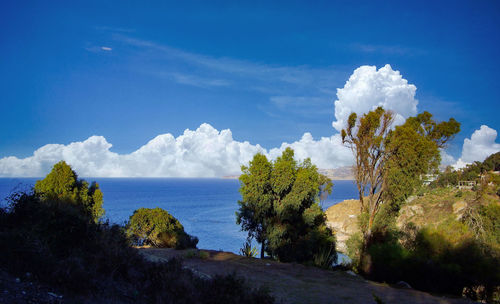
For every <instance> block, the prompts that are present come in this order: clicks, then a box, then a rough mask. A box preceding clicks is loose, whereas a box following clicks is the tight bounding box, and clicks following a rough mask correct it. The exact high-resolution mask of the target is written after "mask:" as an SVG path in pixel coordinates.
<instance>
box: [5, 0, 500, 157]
mask: <svg viewBox="0 0 500 304" xmlns="http://www.w3.org/2000/svg"><path fill="white" fill-rule="evenodd" d="M268 2H270V1H264V2H260V3H257V2H254V1H252V2H247V3H240V2H237V1H228V2H216V4H214V3H211V4H208V3H207V2H206V1H202V2H191V1H175V2H165V1H158V2H148V4H144V2H139V1H137V2H131V1H95V2H94V1H82V2H77V1H61V2H57V1H51V2H46V1H36V2H34V3H29V4H28V3H27V2H20V1H2V3H1V4H0V37H1V41H2V42H1V47H0V68H1V70H2V71H3V73H1V75H0V96H1V97H0V98H1V99H0V100H1V103H0V111H1V113H2V119H1V120H0V158H1V157H7V156H16V157H18V158H25V157H29V156H30V155H32V154H33V151H35V150H36V149H38V148H39V147H41V146H43V145H45V144H49V143H57V144H64V145H67V144H69V143H71V142H76V141H84V140H85V139H87V138H88V137H90V136H92V135H100V136H103V137H104V138H105V139H106V140H107V142H109V143H111V144H112V145H113V147H112V148H111V151H113V152H116V153H121V154H124V153H130V152H133V151H135V150H137V149H138V148H139V147H141V146H143V145H144V144H146V143H147V142H148V141H149V140H151V139H152V138H154V137H155V136H157V135H158V134H164V133H171V134H173V135H174V136H175V137H177V136H179V135H181V134H182V133H183V132H184V130H185V129H188V128H189V129H191V130H195V129H196V128H198V127H199V126H200V125H201V124H202V123H208V124H210V125H211V126H213V128H215V129H216V130H223V129H230V130H231V131H232V137H233V138H234V140H237V141H241V142H242V141H249V142H250V143H251V144H253V145H256V144H259V145H260V146H262V147H263V148H266V149H271V148H274V147H279V146H280V145H281V143H282V142H293V141H297V140H299V139H300V138H301V137H302V135H303V134H304V133H305V132H310V133H311V134H312V136H313V137H314V139H319V138H320V137H322V136H331V135H332V134H335V133H337V130H335V129H334V128H333V127H332V125H331V124H332V121H334V120H335V117H334V101H335V100H337V95H336V92H337V88H342V87H344V84H345V83H346V81H347V80H348V79H349V77H350V75H351V74H353V71H354V70H355V69H357V68H358V67H360V66H362V65H370V66H376V67H377V68H381V67H383V66H384V65H385V64H390V65H391V67H392V69H394V70H397V71H399V72H400V73H401V75H402V77H403V78H404V79H406V80H407V81H408V82H409V83H410V84H413V85H415V86H416V88H417V91H416V96H415V98H416V99H417V100H418V102H419V103H418V111H419V112H421V111H424V110H428V111H430V112H431V113H433V114H435V116H436V117H437V118H438V119H448V118H449V117H455V118H456V119H457V120H458V121H459V122H461V123H462V132H461V133H460V134H459V135H458V136H457V137H456V139H455V140H454V141H453V143H452V144H451V145H450V148H449V150H448V152H449V154H451V155H453V156H454V157H455V158H458V157H460V153H461V151H462V144H463V141H464V139H465V138H469V137H471V135H472V133H473V132H474V131H475V130H477V129H479V128H480V126H481V125H483V124H484V125H487V126H488V127H490V128H492V129H494V130H500V122H499V119H498V112H499V111H498V110H499V104H500V90H499V85H498V73H499V70H500V59H499V57H498V53H499V50H498V49H499V46H500V2H498V1H437V2H434V1H415V2H413V3H407V2H403V1H394V2H391V1H380V2H377V1H366V2H364V1H325V2H321V1H318V2H315V3H314V4H312V2H310V1H308V2H306V1H283V2H272V3H268Z"/></svg>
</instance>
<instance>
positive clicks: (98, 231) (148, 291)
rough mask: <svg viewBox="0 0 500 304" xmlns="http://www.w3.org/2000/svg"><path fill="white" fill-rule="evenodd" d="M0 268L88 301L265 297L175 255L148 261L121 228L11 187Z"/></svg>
mask: <svg viewBox="0 0 500 304" xmlns="http://www.w3.org/2000/svg"><path fill="white" fill-rule="evenodd" d="M0 248H2V254H0V268H1V269H3V270H6V271H8V272H9V273H11V274H13V275H15V276H17V277H21V278H22V277H23V276H24V275H25V274H26V273H27V272H29V273H31V274H32V275H33V279H35V280H36V281H38V282H42V283H44V284H47V285H49V286H50V287H51V290H53V291H55V292H57V293H59V294H64V298H65V301H67V302H71V303H72V302H76V303H79V302H89V303H273V302H274V299H273V298H272V297H271V296H269V293H268V292H267V291H266V290H264V289H253V288H250V287H249V286H248V285H247V284H246V283H245V282H244V281H243V280H242V279H241V278H238V277H236V276H234V275H231V276H216V277H215V278H213V279H209V280H207V279H201V278H198V277H196V276H195V275H194V274H193V273H192V272H191V271H190V270H187V269H184V268H183V267H182V264H181V263H180V261H179V260H175V259H172V260H170V261H169V262H166V263H151V262H148V261H147V260H146V259H144V258H143V257H142V255H140V254H139V253H138V251H137V250H136V249H134V248H131V247H129V245H128V240H127V237H126V236H125V233H124V230H123V228H122V227H120V226H117V225H109V224H108V223H94V222H93V221H89V220H88V217H87V216H86V215H84V214H82V212H81V208H79V206H77V205H74V204H67V203H66V202H62V201H60V200H47V199H45V200H44V201H43V202H42V201H41V198H40V197H38V196H37V195H33V194H29V193H28V194H26V193H19V194H16V195H14V196H13V197H12V199H11V204H10V206H9V208H7V209H0Z"/></svg>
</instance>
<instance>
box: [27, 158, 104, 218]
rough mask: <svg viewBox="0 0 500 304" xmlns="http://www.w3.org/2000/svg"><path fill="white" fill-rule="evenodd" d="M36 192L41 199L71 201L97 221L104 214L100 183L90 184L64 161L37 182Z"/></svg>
mask: <svg viewBox="0 0 500 304" xmlns="http://www.w3.org/2000/svg"><path fill="white" fill-rule="evenodd" d="M35 193H36V195H37V196H38V197H39V198H40V199H41V200H51V201H59V202H64V203H70V204H73V205H76V206H77V207H78V208H81V209H82V210H83V211H84V212H85V213H86V215H87V216H89V217H91V218H92V219H93V220H94V221H95V222H98V221H99V219H101V218H102V216H103V215H104V209H103V207H102V204H103V194H102V192H101V190H100V189H99V185H98V184H97V183H96V182H93V183H91V184H90V185H89V183H87V182H86V181H85V180H83V179H78V175H77V174H76V172H75V171H73V170H72V169H71V167H70V166H69V165H68V164H66V162H64V161H60V162H58V163H57V164H55V165H54V167H53V168H52V171H51V172H50V173H49V174H48V175H47V176H46V177H45V178H44V179H42V180H39V181H37V182H36V184H35Z"/></svg>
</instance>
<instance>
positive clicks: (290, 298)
mask: <svg viewBox="0 0 500 304" xmlns="http://www.w3.org/2000/svg"><path fill="white" fill-rule="evenodd" d="M139 250H140V252H141V253H142V254H143V255H144V256H146V257H147V258H149V259H150V260H152V261H164V260H168V259H171V258H173V257H181V258H183V259H184V261H183V265H184V266H185V267H187V268H189V269H191V270H193V271H194V272H195V273H196V274H198V275H199V276H202V277H212V276H215V275H225V274H232V273H235V274H236V275H238V276H242V277H244V278H245V279H246V280H247V281H248V283H249V284H251V285H253V286H255V287H259V286H264V287H267V288H269V290H270V292H271V294H272V295H273V296H275V297H276V299H277V303H315V304H316V303H329V304H331V303H360V304H361V303H362V304H367V303H375V300H374V296H373V295H376V296H377V297H379V298H380V299H381V300H382V301H383V302H384V303H387V304H389V303H409V304H411V303H415V304H420V303H422V304H423V303H426V304H427V303H429V304H432V303H440V304H447V303H449V304H452V303H457V304H458V303H472V302H470V301H468V300H464V299H460V298H444V297H437V296H432V295H430V294H428V293H425V292H421V291H417V290H412V289H398V288H393V287H390V286H388V285H387V284H381V283H376V282H372V281H367V280H364V279H363V278H362V277H359V276H356V275H351V274H349V273H347V272H344V271H340V270H339V271H329V270H323V269H319V268H317V267H309V266H304V265H301V264H289V263H279V262H276V261H270V260H261V259H254V258H246V257H243V256H239V255H235V254H233V253H229V252H222V251H212V250H198V251H196V250H173V249H157V248H141V249H139Z"/></svg>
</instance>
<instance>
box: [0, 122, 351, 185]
mask: <svg viewBox="0 0 500 304" xmlns="http://www.w3.org/2000/svg"><path fill="white" fill-rule="evenodd" d="M289 146H290V147H292V148H293V149H295V153H296V157H297V158H299V159H304V158H306V157H311V159H312V161H313V163H315V164H317V165H318V166H319V167H321V168H332V167H339V166H344V165H348V164H350V162H351V159H352V156H351V154H350V151H349V150H348V149H347V148H345V147H343V146H342V144H341V139H340V137H339V136H338V134H337V135H334V136H332V137H330V138H328V137H324V138H321V139H320V140H319V141H315V140H314V139H313V138H312V136H311V134H309V133H306V134H304V136H303V137H302V139H301V140H300V141H297V142H294V143H291V144H287V143H284V144H282V145H281V147H280V148H275V149H271V151H269V152H268V151H267V150H266V149H264V148H262V147H261V146H260V145H252V144H250V143H249V142H248V141H244V142H239V141H235V140H234V139H233V136H232V133H231V130H229V129H227V130H222V131H218V130H216V129H215V128H213V127H212V126H211V125H209V124H206V123H204V124H202V125H201V126H200V127H199V128H197V129H196V130H194V131H192V130H189V129H187V130H185V131H184V133H183V134H182V135H180V136H178V137H174V136H173V135H172V134H169V133H167V134H162V135H158V136H156V137H155V138H153V139H152V140H150V141H149V142H148V143H147V144H145V145H144V146H142V147H140V148H139V149H138V150H136V151H134V152H132V153H130V154H118V153H115V152H112V151H110V149H111V147H112V145H111V143H109V142H107V140H106V139H105V138H104V137H102V136H91V137H89V138H88V139H86V140H85V141H82V142H74V143H70V144H68V145H60V144H48V145H45V146H43V147H41V148H39V149H37V150H36V151H35V152H34V153H33V155H32V156H30V157H27V158H23V159H20V158H17V157H13V156H10V157H4V158H2V159H0V176H16V177H22V176H37V177H38V176H44V175H46V174H47V173H48V172H49V171H50V169H51V168H52V166H53V165H54V164H55V163H57V162H58V161H60V160H64V161H66V162H67V163H69V164H70V165H71V166H72V167H73V169H74V170H75V171H76V172H77V173H78V174H79V175H81V176H92V177H220V176H225V175H233V174H239V173H240V166H241V165H242V164H247V163H248V162H249V161H250V160H251V159H252V157H253V155H254V154H256V153H258V152H261V153H264V154H266V155H267V156H268V157H270V158H275V157H277V156H278V155H279V154H281V152H282V151H283V150H284V149H285V148H286V147H289Z"/></svg>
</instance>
